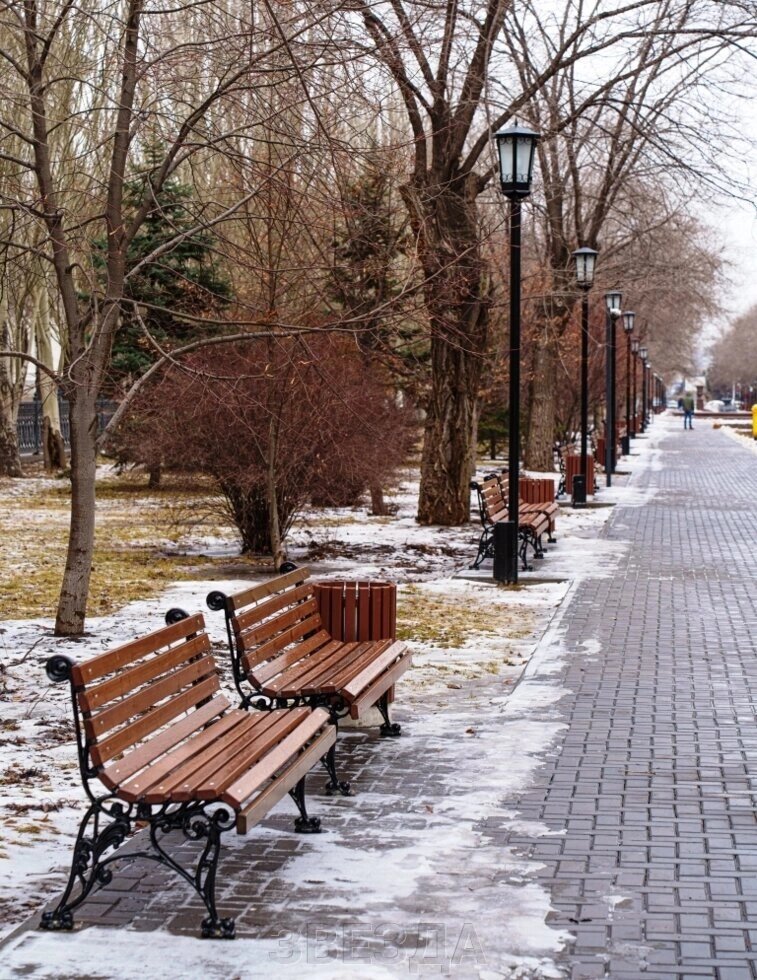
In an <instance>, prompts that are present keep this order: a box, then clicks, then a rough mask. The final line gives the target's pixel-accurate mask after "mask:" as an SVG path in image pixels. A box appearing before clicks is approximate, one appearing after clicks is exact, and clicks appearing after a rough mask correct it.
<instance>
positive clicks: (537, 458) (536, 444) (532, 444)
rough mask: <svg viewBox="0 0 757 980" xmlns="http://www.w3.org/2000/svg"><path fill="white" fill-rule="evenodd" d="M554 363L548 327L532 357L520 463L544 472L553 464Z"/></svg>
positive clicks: (554, 350) (553, 344)
mask: <svg viewBox="0 0 757 980" xmlns="http://www.w3.org/2000/svg"><path fill="white" fill-rule="evenodd" d="M557 363H558V357H557V338H556V337H555V335H554V333H553V332H552V331H551V330H547V331H545V335H544V336H543V337H542V338H541V340H540V343H539V344H538V345H537V348H536V355H535V361H534V381H533V386H532V391H531V400H530V402H531V404H530V409H531V410H530V413H529V427H528V434H527V438H526V448H525V453H524V465H525V467H526V469H528V470H537V471H541V472H544V471H549V470H552V469H553V468H554V459H553V455H552V448H553V445H554V441H555V419H556V405H555V398H556V397H557Z"/></svg>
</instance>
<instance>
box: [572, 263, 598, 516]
mask: <svg viewBox="0 0 757 980" xmlns="http://www.w3.org/2000/svg"><path fill="white" fill-rule="evenodd" d="M597 254H598V253H597V251H596V250H595V249H593V248H587V247H586V246H584V247H583V248H577V249H576V251H575V252H574V253H573V261H574V262H575V269H576V285H577V286H578V288H579V289H580V290H581V293H582V295H581V477H582V479H581V480H580V481H577V480H576V478H575V477H573V506H574V507H585V506H586V494H587V491H588V485H589V464H588V453H587V450H588V437H589V290H590V289H591V287H592V286H593V284H594V267H595V265H596V262H597Z"/></svg>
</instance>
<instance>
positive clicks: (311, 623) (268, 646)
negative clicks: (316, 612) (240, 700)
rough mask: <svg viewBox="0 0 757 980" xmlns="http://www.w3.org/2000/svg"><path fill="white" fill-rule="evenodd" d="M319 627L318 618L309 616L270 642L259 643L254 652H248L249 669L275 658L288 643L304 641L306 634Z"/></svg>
mask: <svg viewBox="0 0 757 980" xmlns="http://www.w3.org/2000/svg"><path fill="white" fill-rule="evenodd" d="M320 625H321V618H320V616H318V617H316V616H311V617H310V619H305V620H303V621H302V622H301V623H296V624H295V625H294V626H292V627H290V629H288V630H286V631H285V632H283V633H280V634H279V635H278V636H276V637H274V638H273V639H272V640H268V642H267V643H261V644H260V646H258V647H256V648H255V649H254V650H248V651H246V653H247V661H248V663H249V664H250V666H251V667H254V666H257V664H260V663H263V662H264V661H266V660H268V659H270V658H271V657H274V656H276V654H277V653H279V652H280V651H281V650H283V649H285V647H288V646H289V644H290V643H296V642H298V641H299V640H302V639H305V638H306V637H307V635H308V633H312V632H313V630H316V632H317V631H319V630H320Z"/></svg>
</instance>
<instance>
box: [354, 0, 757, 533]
mask: <svg viewBox="0 0 757 980" xmlns="http://www.w3.org/2000/svg"><path fill="white" fill-rule="evenodd" d="M662 8H664V10H663V9H662ZM351 9H354V10H356V11H358V12H359V13H360V15H361V17H362V21H363V24H364V26H365V29H366V31H367V33H368V36H369V38H370V40H371V42H372V46H373V49H372V52H371V53H372V54H373V56H374V57H375V58H376V59H378V61H379V63H380V64H381V65H383V67H384V69H385V71H386V73H387V77H388V78H389V79H391V81H392V83H393V85H394V87H395V89H396V91H397V92H398V93H399V96H400V98H401V100H402V103H403V105H404V109H405V138H406V139H407V141H408V143H409V145H410V161H409V168H408V176H407V180H406V182H405V184H404V185H403V187H402V194H403V198H404V201H405V204H406V207H407V210H408V214H409V216H410V221H411V225H412V228H413V231H414V234H415V236H416V240H417V243H418V244H417V248H418V255H419V260H420V262H421V265H422V268H423V274H424V282H425V283H426V288H425V304H426V312H427V319H428V324H429V330H430V334H431V383H430V393H429V397H428V400H427V416H426V427H425V437H424V448H423V459H422V472H421V491H420V499H419V506H418V519H419V520H420V521H421V522H422V523H440V524H457V523H461V522H463V521H465V520H466V519H467V517H468V507H469V493H468V477H469V465H470V459H471V445H472V440H473V437H474V428H475V420H476V401H477V394H478V389H479V384H480V381H481V372H482V367H483V364H484V360H485V357H486V353H487V350H488V335H489V312H490V306H491V301H492V295H491V281H490V275H489V270H488V268H487V266H486V263H485V261H484V257H483V255H482V251H481V226H480V220H479V219H480V215H479V211H478V202H479V199H480V197H481V195H482V193H483V192H484V191H485V190H486V189H487V187H489V186H490V183H491V178H492V169H491V158H490V149H489V146H490V135H491V133H492V132H493V131H494V130H496V129H498V128H499V127H500V126H501V125H502V124H503V123H505V122H506V121H508V120H509V119H511V118H512V117H513V116H514V115H515V114H516V113H518V112H526V111H527V112H528V113H531V112H532V107H534V108H533V112H534V116H530V117H529V118H535V121H537V122H538V121H540V118H539V117H540V115H541V114H540V112H539V109H538V105H539V99H540V97H541V96H542V95H545V96H546V98H547V101H549V98H550V95H551V96H552V99H553V100H555V99H556V100H557V104H556V105H555V106H554V111H553V112H551V113H550V112H546V116H547V118H545V119H544V122H545V124H546V125H545V136H546V137H547V139H548V140H549V137H550V136H552V137H554V136H555V135H556V134H557V133H559V132H561V131H563V130H565V129H567V128H568V127H570V125H571V123H572V121H574V120H578V119H579V118H580V117H581V116H582V115H583V113H584V112H587V111H588V110H589V109H590V108H591V107H592V106H595V105H599V104H601V105H603V106H606V105H607V103H608V101H610V100H611V98H613V97H614V95H611V90H612V89H613V87H614V91H615V93H617V91H618V90H619V85H618V81H619V82H620V83H623V82H624V83H625V85H626V89H627V91H626V95H625V97H626V99H627V103H628V104H627V108H626V109H625V111H624V110H623V109H622V108H621V110H620V112H619V118H622V120H623V123H622V125H621V126H620V130H621V131H622V137H621V136H619V137H618V139H621V138H622V139H623V140H624V141H625V140H627V139H628V136H629V134H630V133H631V131H632V127H633V125H634V122H635V120H636V110H637V101H638V99H639V98H640V97H641V98H643V97H644V92H643V91H642V89H643V86H644V84H645V79H648V78H649V75H650V71H649V66H653V65H657V64H660V65H662V64H664V63H665V58H664V57H663V55H662V54H661V53H660V51H659V50H658V49H659V48H660V47H661V46H662V47H664V48H665V50H667V51H668V52H669V54H670V63H672V64H677V63H679V62H680V60H681V59H682V58H683V57H684V55H683V54H682V52H683V51H685V50H687V48H691V49H692V50H696V48H697V46H699V45H702V44H705V45H706V44H707V43H708V42H709V41H711V40H712V39H713V38H714V39H716V43H717V44H718V45H719V46H720V48H721V49H722V47H723V45H724V44H726V43H730V42H731V41H732V42H733V43H737V42H738V41H739V40H740V39H743V38H746V37H748V36H749V35H750V31H751V29H752V25H751V12H750V11H747V10H744V9H742V8H741V6H740V5H739V4H734V5H729V4H715V3H712V2H711V0H672V2H669V3H668V2H665V3H664V4H660V2H659V0H654V2H647V0H632V2H628V3H613V2H607V0H592V2H586V3H584V2H576V3H573V2H571V3H567V4H564V5H563V6H562V8H557V9H554V8H553V7H551V6H550V7H547V8H545V7H544V5H543V4H539V3H538V2H522V3H518V4H514V3H512V2H511V0H487V2H485V3H484V4H483V6H481V5H476V6H469V5H466V4H461V3H458V2H449V3H446V4H436V3H427V2H425V0H424V2H420V0H417V2H416V0H383V2H378V3H371V4H368V3H364V2H362V0H352V4H351ZM560 10H564V12H565V16H564V17H563V18H562V20H561V19H560ZM682 27H683V30H682ZM681 31H682V33H681V36H680V37H679V39H678V42H677V43H676V41H675V37H676V34H677V33H679V32H681ZM610 50H612V52H613V55H612V57H608V56H607V52H609V51H610ZM616 51H617V54H616V53H615V52H616ZM603 53H604V57H602V55H603ZM579 64H583V65H587V66H589V67H588V68H587V71H586V72H585V75H586V78H587V79H589V81H587V82H586V90H585V91H584V92H583V93H582V95H581V96H580V98H578V97H576V99H575V102H574V104H573V105H571V104H570V103H568V104H567V105H564V104H563V100H564V99H565V98H566V97H567V95H568V92H569V89H566V87H565V85H564V84H563V81H562V79H563V78H565V77H567V76H569V73H570V72H571V71H573V70H574V69H576V67H577V66H578V65H579ZM618 65H620V71H618V70H617V69H618ZM597 69H598V70H597ZM637 74H638V75H639V77H640V82H639V84H636V83H634V82H633V78H634V76H635V75H637ZM495 80H497V81H496V82H495ZM639 85H640V86H641V87H642V88H639ZM513 93H516V94H515V95H513ZM550 116H552V118H550ZM591 121H592V120H591V119H589V122H591ZM593 121H594V122H595V123H597V122H599V123H600V124H601V125H604V124H605V123H606V120H605V119H602V120H599V121H598V120H596V119H594V120H593ZM617 148H618V149H620V147H619V146H618V147H617ZM622 150H623V152H622V154H621V156H622V161H621V166H620V167H619V168H618V173H615V169H614V168H613V170H612V181H611V185H612V187H616V186H619V185H620V184H621V183H622V180H623V178H624V176H625V175H626V174H627V173H628V169H629V164H628V162H627V161H626V160H625V157H626V155H627V154H630V155H633V153H634V149H633V145H631V146H629V147H627V148H626V147H625V144H624V145H623V147H622ZM555 152H556V151H555V150H554V149H553V146H552V141H548V142H547V143H546V145H545V148H544V150H543V157H545V158H548V157H549V156H550V155H551V154H554V153H555ZM597 164H598V161H597ZM550 196H551V191H550ZM605 196H606V197H607V198H608V201H607V202H606V203H605V207H609V206H611V201H610V200H609V198H611V196H612V191H611V190H610V191H608V192H606V194H605ZM551 204H552V205H553V204H554V199H553V198H552V199H551ZM553 210H555V209H554V207H553ZM555 217H556V215H553V223H554V219H555ZM599 227H601V222H600V223H599V226H598V227H597V228H596V229H594V237H597V235H598V231H599ZM555 230H556V231H558V232H561V233H560V234H559V235H556V236H555V238H554V241H553V242H552V243H551V245H550V252H551V254H552V259H553V261H554V266H555V269H556V270H558V269H559V279H560V281H559V282H557V283H555V286H556V287H557V288H556V291H555V292H556V295H555V299H554V301H553V300H550V301H549V304H548V305H553V306H554V309H553V310H547V311H546V313H545V316H546V317H548V319H549V320H550V321H552V320H556V321H560V322H567V321H568V319H569V316H570V306H571V300H570V297H568V296H566V289H565V268H566V265H567V262H566V245H565V242H566V240H569V239H570V233H569V231H568V229H567V228H566V229H564V233H562V231H561V229H559V228H557V229H555ZM581 230H582V231H585V232H587V233H588V232H589V231H590V229H588V228H586V229H584V228H582V229H581ZM590 237H591V235H589V238H590ZM587 240H588V239H587ZM545 384H546V385H548V374H547V375H545ZM539 415H541V416H543V421H542V422H541V423H540V427H541V431H542V432H543V433H545V434H546V433H550V435H549V438H550V442H551V431H550V430H551V428H553V426H552V425H551V424H550V416H551V419H552V422H553V419H554V413H553V412H552V413H550V412H549V411H548V410H547V409H545V410H544V411H543V412H540V411H535V412H534V418H535V419H536V417H537V416H539ZM541 441H542V442H545V443H546V436H545V437H544V438H543V439H542V440H541Z"/></svg>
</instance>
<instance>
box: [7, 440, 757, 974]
mask: <svg viewBox="0 0 757 980" xmlns="http://www.w3.org/2000/svg"><path fill="white" fill-rule="evenodd" d="M661 424H662V423H659V422H658V423H657V425H658V426H659V425H661ZM661 447H662V449H663V454H662V466H660V467H657V466H651V467H648V468H646V469H644V470H642V471H640V472H639V473H638V474H637V475H636V476H634V477H632V479H631V485H632V487H634V488H635V489H637V490H638V491H640V493H639V494H637V496H638V498H639V503H641V500H642V498H643V491H644V490H649V499H648V500H647V501H646V502H645V503H643V505H640V506H633V507H632V506H619V507H617V508H616V509H615V511H614V512H613V515H612V517H611V519H610V522H609V524H608V525H607V527H606V529H605V532H604V536H605V538H606V542H607V544H608V546H610V545H613V544H615V545H616V546H617V553H618V554H619V555H623V556H624V557H623V559H622V560H621V562H620V565H619V568H618V570H617V573H616V574H615V575H608V574H607V572H606V571H603V573H602V574H601V575H600V576H598V577H596V578H590V579H588V580H586V581H584V582H583V583H581V584H580V585H579V586H578V587H577V588H576V589H575V590H574V592H573V594H572V598H571V602H570V604H569V605H568V607H567V609H566V610H565V612H564V615H563V617H562V620H561V622H560V623H559V636H558V635H555V634H554V631H553V635H552V636H548V637H547V640H546V642H545V644H543V649H542V651H541V653H540V655H539V656H538V657H536V658H535V659H534V661H533V662H532V665H530V667H529V669H528V671H527V674H526V676H525V677H524V679H523V681H522V682H521V684H520V686H519V688H518V689H517V691H516V692H515V696H511V697H510V698H507V697H506V696H505V695H503V693H502V692H501V691H499V690H497V689H496V687H495V682H494V681H492V682H482V683H479V684H476V685H472V686H470V687H466V688H465V689H463V690H450V691H449V696H448V700H447V703H446V704H445V705H444V706H443V708H442V710H440V711H438V712H437V713H436V714H434V715H433V716H429V715H428V711H427V706H425V707H426V714H425V715H424V716H423V717H421V715H422V714H423V711H424V705H423V700H422V697H418V698H416V703H415V709H416V710H417V712H418V714H414V712H413V705H412V704H405V706H404V716H405V717H404V720H406V721H407V720H410V721H411V725H412V728H413V731H412V736H411V737H410V738H403V739H400V740H398V741H393V742H385V743H381V744H378V743H377V741H376V740H375V739H373V738H372V737H369V736H366V735H365V734H364V733H359V734H357V733H356V734H354V735H352V736H348V737H347V739H346V742H347V744H348V746H349V759H348V761H347V765H346V769H347V773H348V775H349V776H350V778H352V779H354V780H356V781H357V782H358V784H359V792H360V795H359V797H356V798H355V799H354V800H350V799H342V798H336V799H332V800H323V798H321V799H317V801H316V803H315V804H314V807H313V810H314V812H317V813H319V814H320V815H321V816H323V818H324V824H325V825H326V826H327V827H328V828H329V830H330V832H331V834H332V835H334V839H333V840H332V842H331V843H330V844H329V843H328V841H327V838H326V835H323V836H322V838H318V839H316V838H299V837H292V836H289V835H287V836H285V835H283V834H281V833H280V830H281V829H282V828H284V827H285V826H289V818H288V816H285V815H284V813H283V812H282V811H281V810H277V812H276V814H275V815H274V816H272V817H271V818H269V820H268V821H267V822H266V826H265V827H264V828H262V829H261V831H260V832H259V833H256V834H253V835H251V837H250V838H249V839H247V840H244V841H241V842H237V843H235V844H233V845H232V847H231V853H230V854H229V855H228V856H227V858H226V860H225V861H224V865H223V871H222V880H221V882H220V892H219V906H220V907H221V908H222V909H223V910H224V912H230V913H232V914H235V915H236V916H237V924H238V932H239V935H240V937H241V938H240V939H239V940H238V941H237V942H236V943H235V944H225V946H226V947H234V948H236V949H237V950H238V951H239V956H240V963H244V964H245V965H244V967H241V968H240V972H239V976H241V977H253V976H264V975H265V976H268V975H271V974H272V973H273V974H283V973H284V972H286V971H285V967H292V966H293V967H294V969H295V971H298V972H299V973H300V974H301V975H302V976H303V977H306V978H307V977H308V976H309V975H313V976H316V975H317V976H318V977H319V978H321V977H332V976H339V977H344V976H352V977H358V976H360V977H370V978H371V980H374V978H378V977H393V976H397V977H401V976H408V975H413V974H415V975H418V974H423V975H433V976H440V975H443V974H449V975H451V976H455V977H461V978H463V977H465V978H467V977H486V978H490V977H508V976H517V977H518V978H525V977H529V978H541V977H547V976H549V977H552V976H555V975H557V974H556V972H555V968H554V966H553V964H552V961H553V960H554V961H555V966H557V968H558V969H559V971H560V972H561V973H562V974H563V975H565V976H568V977H574V978H589V977H599V976H609V977H612V978H613V980H630V978H641V977H646V978H655V980H661V978H666V980H667V978H676V980H680V978H681V977H683V978H688V977H713V978H716V980H742V978H743V980H746V978H751V977H755V976H757V970H756V969H755V962H756V961H757V953H754V952H752V943H753V942H754V943H755V947H756V948H757V874H755V871H756V870H757V821H755V815H754V811H753V803H754V792H753V790H752V781H753V779H757V727H756V726H755V711H754V707H753V705H754V701H755V698H754V697H753V695H754V694H755V693H757V691H755V690H754V689H755V688H757V669H755V655H754V646H753V643H752V640H751V636H750V633H751V631H752V628H753V627H754V626H756V625H757V581H756V577H755V565H756V564H757V456H755V455H753V454H752V453H750V452H749V451H748V450H746V449H745V448H742V447H739V446H738V445H736V444H735V443H734V442H732V441H731V440H730V439H728V438H727V437H726V436H725V435H723V434H722V433H718V432H714V431H712V430H711V429H709V428H704V426H703V425H702V424H700V425H699V426H697V428H695V430H694V431H693V432H692V433H684V432H683V431H680V432H679V431H671V433H670V434H669V435H668V436H666V437H665V439H664V440H663V441H662V443H661ZM519 699H520V707H519V706H518V705H519ZM529 725H530V726H531V727H530V728H529V727H528V726H529ZM461 746H462V748H461ZM534 746H537V747H538V748H537V749H534ZM534 751H537V752H538V755H539V759H538V761H539V762H540V763H542V767H541V768H539V769H537V770H536V772H535V774H534V770H533V767H532V768H530V769H529V766H528V765H527V764H524V760H528V757H529V753H530V752H531V753H532V752H534ZM503 765H504V766H507V767H508V771H510V770H512V769H513V768H515V769H517V768H518V767H519V766H521V765H523V779H522V781H521V785H522V786H523V787H524V789H523V790H522V791H521V793H520V794H519V795H516V796H511V797H510V798H506V799H505V800H502V799H501V796H502V794H501V792H499V791H498V789H499V779H500V778H501V775H500V773H501V767H502V766H503ZM516 814H517V818H516ZM514 818H515V819H514ZM292 869H296V871H295V872H293V871H292ZM366 880H367V881H368V886H366V884H365V883H366ZM537 882H538V884H539V886H540V887H539V888H537V887H536V883H537ZM356 883H362V884H359V885H357V886H356ZM549 899H551V902H552V909H553V911H552V912H551V913H549V915H548V917H547V922H548V923H549V928H547V927H546V926H545V927H543V929H542V933H543V934H541V935H534V922H537V923H538V921H539V915H540V914H542V913H543V914H544V915H547V913H548V911H549V909H548V900H549ZM540 902H542V905H541V906H540ZM521 914H522V915H523V917H524V922H525V930H526V931H527V932H529V935H519V932H518V927H517V925H518V917H519V915H521ZM198 917H199V906H198V903H197V902H195V901H192V900H191V899H189V898H188V897H187V890H186V888H184V887H183V886H182V885H181V883H176V882H175V881H174V880H173V879H172V878H170V879H169V878H166V877H165V876H164V875H163V873H162V872H161V871H159V870H157V871H152V870H151V871H149V872H148V873H144V871H143V868H142V867H138V866H136V865H135V866H133V871H132V872H131V874H130V873H129V872H128V871H126V872H124V873H122V874H121V875H119V876H118V877H117V878H116V879H114V882H113V884H112V885H111V886H109V887H107V888H105V889H103V890H102V891H101V892H99V893H97V894H96V896H95V897H94V899H93V900H91V901H90V903H89V904H88V905H87V906H84V907H83V909H82V910H81V913H80V914H79V919H80V920H81V921H82V923H84V924H85V925H88V924H103V925H114V926H119V927H120V929H119V930H118V934H119V935H120V934H121V933H124V934H125V935H126V944H127V945H129V946H131V943H132V942H133V941H134V940H135V939H136V937H135V936H134V935H133V933H129V932H128V930H145V931H149V930H161V931H160V932H158V933H155V937H156V938H155V939H151V943H155V944H159V943H160V941H161V940H159V939H158V938H157V937H159V936H165V932H163V931H162V930H168V931H169V932H170V933H172V934H173V935H172V936H168V937H166V938H167V939H168V940H170V943H173V945H170V943H169V944H168V945H165V944H164V946H163V947H162V948H164V949H165V950H166V956H169V957H173V958H174V965H175V968H176V971H177V972H176V974H175V975H180V974H181V969H180V968H179V965H178V964H179V960H180V956H181V955H183V954H182V952H181V949H180V945H179V941H180V939H181V937H183V936H185V935H186V936H188V935H195V934H196V929H197V920H198ZM282 929H284V933H285V941H284V944H283V945H281V942H280V936H281V934H282V933H281V930H282ZM551 930H555V931H554V932H552V931H551ZM538 931H539V930H538V928H537V930H536V932H537V933H538ZM558 931H559V932H558ZM88 934H94V931H93V930H89V929H86V928H85V929H84V930H83V931H82V932H81V933H77V934H76V935H75V936H73V937H67V938H68V939H69V940H70V943H73V944H76V943H79V944H81V943H82V942H84V941H85V938H84V937H86V936H87V935H88ZM109 935H110V936H111V937H112V936H113V935H114V933H113V932H111V933H109ZM558 935H561V936H562V937H563V938H564V939H565V940H566V944H565V946H564V947H563V949H562V951H560V952H555V950H556V945H557V944H556V943H555V941H554V940H555V937H556V936H558ZM129 936H130V937H131V938H129ZM64 938H65V937H59V936H54V937H48V936H46V934H41V933H27V934H24V935H22V937H21V940H20V941H19V939H18V938H17V939H16V940H13V942H14V943H15V946H14V952H13V961H12V962H13V967H14V968H13V970H12V971H5V972H3V976H5V975H8V976H25V975H37V971H36V969H35V963H37V962H38V961H39V959H40V957H41V958H42V959H44V957H45V956H46V955H47V956H50V955H52V954H50V953H49V949H50V946H49V943H51V942H60V941H61V940H62V939H64ZM187 942H188V940H187ZM245 943H249V944H250V945H245ZM45 944H48V945H45ZM207 945H208V944H197V943H193V946H192V949H193V950H197V949H198V948H202V949H203V950H204V949H206V948H207ZM211 945H213V946H215V947H216V948H217V944H211ZM58 948H60V949H64V948H65V947H62V946H61V947H58ZM144 948H146V947H144ZM44 950H48V952H47V953H45V952H44ZM90 952H91V950H90ZM184 952H186V950H185V951H184ZM2 953H3V951H2V949H1V948H0V962H1V961H2ZM513 954H518V955H521V956H523V957H530V958H529V959H524V960H521V961H520V962H516V961H515V960H513V959H512V958H511V957H512V955H513ZM194 955H198V954H197V953H194ZM224 955H226V954H224ZM35 957H36V959H35ZM257 963H259V964H260V965H259V966H257V965H256V964H257ZM324 964H325V965H324ZM513 967H514V968H515V972H514V973H512V972H511V969H512V968H513ZM338 968H339V969H338ZM198 969H199V967H198ZM340 969H341V971H342V972H339V970H340ZM361 971H362V972H361ZM0 972H2V971H0ZM79 972H80V975H84V971H83V970H81V971H79ZM40 975H41V974H40ZM44 975H45V976H57V975H56V974H55V973H54V972H53V973H49V974H48V973H44ZM60 975H61V976H63V975H66V976H67V975H68V974H67V973H64V972H61V974H60ZM93 975H97V976H98V977H100V976H111V975H112V976H116V977H117V976H118V975H119V974H118V972H114V973H113V974H109V973H107V972H106V973H101V972H96V974H93ZM149 975H151V974H149V972H148V973H145V974H144V976H149ZM184 975H186V970H185V971H184ZM190 975H191V970H190ZM198 975H199V974H198ZM215 975H216V974H215V973H214V974H213V976H215ZM218 975H219V976H221V975H224V974H223V971H222V972H221V973H219V974H218ZM235 975H236V973H235ZM287 975H291V973H288V974H287Z"/></svg>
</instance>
